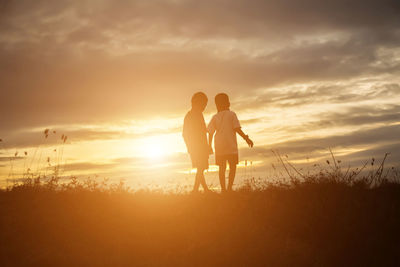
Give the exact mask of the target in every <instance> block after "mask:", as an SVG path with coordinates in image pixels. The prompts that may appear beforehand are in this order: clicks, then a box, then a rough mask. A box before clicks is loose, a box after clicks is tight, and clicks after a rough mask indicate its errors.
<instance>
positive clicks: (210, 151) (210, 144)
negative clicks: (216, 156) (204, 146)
mask: <svg viewBox="0 0 400 267" xmlns="http://www.w3.org/2000/svg"><path fill="white" fill-rule="evenodd" d="M213 136H214V134H210V133H208V148H209V149H208V151H209V154H210V155H211V154H213V153H214V152H213V149H212V141H213Z"/></svg>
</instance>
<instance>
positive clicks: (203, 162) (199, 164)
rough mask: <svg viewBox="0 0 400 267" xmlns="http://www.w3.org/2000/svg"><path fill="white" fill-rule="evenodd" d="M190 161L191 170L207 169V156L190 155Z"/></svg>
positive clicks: (200, 154) (201, 154) (199, 154)
mask: <svg viewBox="0 0 400 267" xmlns="http://www.w3.org/2000/svg"><path fill="white" fill-rule="evenodd" d="M190 159H191V160H192V168H197V169H203V170H207V169H208V154H203V153H192V154H190Z"/></svg>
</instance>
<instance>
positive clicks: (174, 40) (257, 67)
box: [0, 0, 400, 177]
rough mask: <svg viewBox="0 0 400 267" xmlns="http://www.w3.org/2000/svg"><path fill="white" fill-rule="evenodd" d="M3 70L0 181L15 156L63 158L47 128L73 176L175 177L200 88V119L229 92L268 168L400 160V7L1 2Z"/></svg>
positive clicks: (191, 0)
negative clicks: (333, 159)
mask: <svg viewBox="0 0 400 267" xmlns="http://www.w3.org/2000/svg"><path fill="white" fill-rule="evenodd" d="M0 68H1V72H0V90H1V97H0V114H1V122H0V138H2V139H3V142H2V144H3V145H4V150H2V151H1V152H0V153H1V154H0V172H1V173H2V174H3V176H4V175H6V176H7V174H8V173H9V165H8V162H9V156H10V154H14V152H15V151H20V153H22V152H23V151H29V153H28V154H29V155H32V153H34V151H35V149H36V147H37V146H38V145H39V144H41V149H45V147H48V151H50V149H53V148H54V147H57V148H58V147H61V145H60V144H59V143H60V138H58V137H53V136H50V137H49V138H48V139H46V140H44V138H43V135H42V132H43V130H44V129H45V128H49V129H51V130H53V129H54V130H56V131H57V134H55V135H58V134H59V135H61V134H62V133H64V134H66V135H68V142H67V145H66V146H65V147H64V155H63V157H64V159H65V160H66V166H65V167H66V171H67V172H69V173H101V174H105V175H110V176H113V175H116V174H118V175H119V176H121V177H123V176H128V177H130V176H132V175H133V176H140V175H142V174H143V173H147V174H148V173H151V172H153V171H155V169H157V168H155V167H154V166H156V165H157V164H158V165H157V166H159V168H161V169H162V170H163V171H164V173H168V174H171V175H174V174H176V173H181V172H183V171H184V170H187V169H188V168H189V167H190V162H189V161H188V158H187V156H186V155H185V148H184V144H183V140H182V138H181V137H180V132H181V126H182V121H183V116H184V115H185V112H186V111H187V110H188V109H189V108H190V97H191V95H192V94H193V93H195V92H196V91H204V92H205V93H206V94H207V95H208V96H209V105H208V107H207V109H206V112H205V117H206V120H208V119H209V118H210V116H211V115H212V114H213V113H214V112H215V106H214V103H213V97H214V96H215V94H217V93H219V92H226V93H228V94H229V95H230V97H231V101H232V109H233V110H234V111H235V112H236V113H237V114H238V117H239V119H240V120H241V121H242V125H243V129H244V131H245V132H248V134H249V135H250V136H251V137H253V139H254V142H255V144H256V146H255V148H254V149H252V150H250V149H248V148H246V147H245V143H244V142H243V141H239V143H240V147H241V152H240V154H241V158H242V159H243V160H244V159H247V160H252V161H254V162H257V164H258V165H257V166H258V168H259V169H260V170H264V169H266V168H267V166H270V164H271V161H272V159H271V156H272V155H271V152H270V149H278V150H280V151H281V152H282V153H285V154H288V155H289V156H290V158H292V159H293V161H294V162H299V163H301V162H302V159H305V158H308V159H309V161H310V162H316V161H318V160H322V159H323V158H324V157H326V156H327V155H328V153H329V151H328V148H329V147H331V148H332V149H333V150H334V151H336V153H338V155H339V157H342V158H343V159H345V160H347V161H348V162H349V163H352V164H355V165H357V164H360V162H363V161H364V160H365V159H367V158H371V157H376V158H379V157H382V156H383V154H384V153H385V152H391V156H390V158H389V161H390V163H391V164H397V165H398V164H399V163H400V138H399V137H400V78H399V73H400V3H399V2H398V1H396V0H382V1H369V0H367V1H365V0H363V1H361V0H355V1H343V0H337V1H320V0H305V1H289V0H283V1H282V0H279V1H278V0H275V1H274V0H268V1H260V0H254V1H245V0H233V1H228V0H226V1H218V0H214V1H195V0H170V1H157V0H154V1H153V0H149V1H111V0H96V1H94V0H93V1H85V0H82V1H64V0H60V1H51V0H37V1H28V0H27V1H24V0H19V1H13V0H2V1H0ZM0 148H1V147H0ZM48 153H51V151H50V152H48ZM19 162H20V165H21V166H22V165H25V164H24V163H23V162H24V158H23V157H21V159H20V160H19ZM28 162H29V161H28ZM152 162H156V163H157V164H155V163H154V164H153V163H152ZM27 164H28V163H27ZM28 165H29V164H28ZM146 166H147V167H146ZM118 175H117V176H118ZM152 175H153V174H152Z"/></svg>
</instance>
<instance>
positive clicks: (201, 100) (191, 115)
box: [182, 92, 210, 192]
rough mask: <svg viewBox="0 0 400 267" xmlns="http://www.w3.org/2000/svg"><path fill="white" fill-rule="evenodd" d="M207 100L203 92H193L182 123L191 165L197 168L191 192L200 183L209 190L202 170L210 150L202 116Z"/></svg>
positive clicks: (195, 189) (205, 166) (206, 163)
mask: <svg viewBox="0 0 400 267" xmlns="http://www.w3.org/2000/svg"><path fill="white" fill-rule="evenodd" d="M207 102H208V98H207V96H206V95H205V94H204V93H202V92H198V93H195V94H194V95H193V97H192V109H191V110H190V111H189V112H188V113H187V114H186V116H185V120H184V123H183V134H182V135H183V138H184V140H185V143H186V147H187V150H188V152H189V154H190V158H191V160H192V167H193V168H196V169H197V172H196V178H195V182H194V187H193V192H197V191H198V190H199V186H200V184H201V185H202V186H203V188H204V191H209V189H208V187H207V184H206V180H205V178H204V170H206V169H208V155H209V152H210V151H209V146H208V143H207V128H206V123H205V122H204V117H203V111H204V109H205V108H206V106H207Z"/></svg>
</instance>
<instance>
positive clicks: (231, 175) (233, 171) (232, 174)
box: [228, 162, 236, 191]
mask: <svg viewBox="0 0 400 267" xmlns="http://www.w3.org/2000/svg"><path fill="white" fill-rule="evenodd" d="M235 175H236V163H232V162H229V182H228V191H232V186H233V181H234V180H235Z"/></svg>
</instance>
